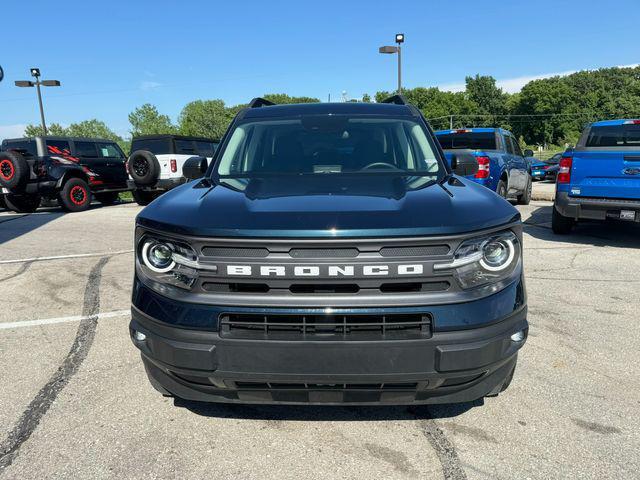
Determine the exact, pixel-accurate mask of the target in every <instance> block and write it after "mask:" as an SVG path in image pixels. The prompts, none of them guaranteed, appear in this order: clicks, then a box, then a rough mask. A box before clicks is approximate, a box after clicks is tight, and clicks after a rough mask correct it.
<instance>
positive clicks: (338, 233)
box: [130, 96, 528, 404]
mask: <svg viewBox="0 0 640 480" xmlns="http://www.w3.org/2000/svg"><path fill="white" fill-rule="evenodd" d="M204 167H205V165H204V164H203V163H202V162H198V161H197V160H188V161H187V162H186V163H185V167H184V170H185V176H187V177H188V178H195V177H200V178H198V179H196V180H194V181H191V182H189V183H187V184H185V185H181V186H180V187H177V188H175V189H173V190H171V191H170V192H168V193H166V194H165V195H163V196H161V197H160V198H158V199H157V200H156V201H154V202H153V203H152V204H151V205H149V206H148V207H147V208H145V209H144V210H142V212H140V214H139V215H138V217H137V220H136V231H135V242H136V255H135V279H134V287H133V295H132V319H131V323H130V336H131V339H132V341H133V343H134V345H135V346H136V347H137V348H138V349H140V351H141V354H142V361H143V363H144V366H145V368H146V371H147V374H148V377H149V380H150V382H151V384H152V385H153V386H154V387H155V388H156V389H157V390H158V391H160V392H161V393H162V394H164V395H173V396H176V397H180V398H184V399H190V400H197V401H214V402H240V403H285V404H421V403H450V402H464V401H470V400H475V399H479V398H481V397H484V396H488V395H497V394H498V393H499V392H501V391H503V390H504V389H506V388H507V386H508V385H509V383H510V381H511V379H512V377H513V374H514V370H515V368H516V360H517V354H518V351H519V349H520V348H521V347H522V346H523V344H524V343H525V341H526V338H527V332H528V324H527V319H526V317H527V308H526V295H525V285H524V279H523V266H522V225H521V220H520V215H519V213H518V211H517V210H516V209H515V208H514V207H513V206H512V205H511V204H509V202H507V201H506V200H505V199H503V198H500V197H499V196H498V195H496V194H495V193H494V192H492V191H490V190H489V189H487V188H485V187H483V186H481V185H479V184H478V183H476V182H474V181H473V180H470V179H467V178H464V177H458V176H455V175H453V174H452V171H451V168H450V167H449V166H448V164H447V162H446V161H445V157H444V154H443V152H442V149H441V148H440V146H439V144H438V141H437V140H436V138H435V135H434V133H433V131H432V130H431V128H430V127H429V125H428V124H427V122H426V121H425V119H424V118H423V116H422V115H421V113H420V111H419V110H418V109H416V108H415V107H413V106H411V105H407V104H405V102H404V100H403V99H402V97H399V96H395V97H392V98H391V99H389V100H388V101H387V102H386V103H378V104H366V103H335V104H332V103H319V104H304V105H273V104H271V103H270V102H268V101H266V100H263V99H255V100H253V101H252V102H251V103H250V104H249V106H248V107H247V108H246V109H244V110H242V111H241V112H239V113H238V115H237V116H236V118H235V119H234V121H233V122H232V124H231V126H230V127H229V129H228V131H227V133H226V134H225V136H224V137H223V139H222V142H221V146H220V148H219V149H218V151H217V152H216V154H215V156H214V159H213V162H212V164H211V165H209V166H208V168H206V170H203V168H204Z"/></svg>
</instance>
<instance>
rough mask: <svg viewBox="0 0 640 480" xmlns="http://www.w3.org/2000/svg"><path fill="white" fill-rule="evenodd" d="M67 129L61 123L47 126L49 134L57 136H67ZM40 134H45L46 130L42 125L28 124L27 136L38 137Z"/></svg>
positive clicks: (25, 131)
mask: <svg viewBox="0 0 640 480" xmlns="http://www.w3.org/2000/svg"><path fill="white" fill-rule="evenodd" d="M66 132H67V130H66V129H65V128H64V127H63V126H62V125H60V124H59V123H52V124H50V125H49V126H48V127H47V135H55V136H59V137H62V136H65V135H66V134H67V133H66ZM40 135H44V131H43V130H42V126H40V125H33V124H30V125H27V126H26V127H25V129H24V136H25V137H38V136H40Z"/></svg>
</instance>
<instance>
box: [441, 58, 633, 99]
mask: <svg viewBox="0 0 640 480" xmlns="http://www.w3.org/2000/svg"><path fill="white" fill-rule="evenodd" d="M638 65H640V64H638V63H634V64H631V65H618V66H617V67H618V68H633V67H637V66H638ZM577 71H578V70H567V71H564V72H554V73H543V74H540V75H529V76H524V77H514V78H506V79H502V80H496V85H498V87H500V88H502V90H504V91H505V92H509V93H516V92H519V91H520V90H522V87H524V86H525V85H526V84H527V83H529V82H530V81H532V80H541V79H543V78H550V77H566V76H567V75H571V74H572V73H576V72H577ZM438 88H440V90H446V91H449V92H463V91H464V88H465V86H464V83H450V84H446V85H439V86H438Z"/></svg>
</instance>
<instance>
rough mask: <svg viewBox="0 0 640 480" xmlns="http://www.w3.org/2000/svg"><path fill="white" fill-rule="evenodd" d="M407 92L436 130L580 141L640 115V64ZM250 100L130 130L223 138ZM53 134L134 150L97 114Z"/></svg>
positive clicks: (146, 112)
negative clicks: (507, 83) (516, 83)
mask: <svg viewBox="0 0 640 480" xmlns="http://www.w3.org/2000/svg"><path fill="white" fill-rule="evenodd" d="M403 94H404V95H405V97H406V98H407V100H408V101H409V102H410V103H412V104H413V105H415V106H416V107H417V108H419V109H420V110H421V111H422V113H423V114H424V115H425V117H426V118H428V119H429V120H430V123H431V125H432V126H433V128H434V129H445V128H449V127H450V126H453V127H454V128H462V127H503V128H506V129H509V130H511V131H512V132H513V133H514V134H515V135H516V136H517V137H518V138H520V140H521V143H522V145H523V146H525V145H526V146H536V145H544V146H549V147H550V148H553V146H557V148H561V146H563V145H564V144H574V143H575V142H576V140H577V139H578V137H579V135H580V132H581V131H582V129H583V128H584V126H585V125H586V124H588V123H590V122H593V121H595V120H602V119H609V118H625V117H640V67H633V68H603V69H599V70H594V71H582V72H577V73H574V74H571V75H567V76H562V77H560V76H557V77H551V78H545V79H540V80H533V81H531V82H529V83H527V84H526V85H525V86H524V87H523V88H522V90H521V91H520V92H518V93H514V94H510V93H506V92H504V91H503V90H502V89H500V88H499V87H498V86H497V84H496V80H495V79H494V78H493V77H491V76H483V75H475V76H468V77H466V79H465V90H464V91H461V92H449V91H443V90H440V89H438V88H437V87H429V88H426V87H416V88H411V89H405V90H403ZM390 95H392V93H391V92H384V91H381V92H377V93H376V94H375V95H374V98H375V101H377V102H380V101H382V100H384V99H385V98H387V97H388V96H390ZM263 98H266V99H267V100H270V101H272V102H274V103H276V104H283V103H308V102H319V101H320V100H319V99H317V98H313V97H292V96H289V95H287V94H285V93H276V94H266V95H264V96H263ZM362 101H364V102H370V101H372V98H371V96H370V95H368V94H364V95H363V97H362ZM245 106H246V105H233V106H227V105H226V104H225V103H224V101H222V100H219V99H214V100H196V101H193V102H190V103H188V104H187V105H185V106H184V108H183V109H182V111H181V112H180V115H179V116H178V119H177V122H175V123H174V122H172V120H171V118H170V117H169V116H168V115H164V114H162V113H160V112H159V111H158V109H157V108H156V107H155V106H154V105H151V104H144V105H142V106H140V107H137V108H136V109H135V110H134V111H132V112H131V113H130V114H129V123H130V125H131V128H130V131H129V133H130V134H131V135H132V136H136V135H150V134H162V133H176V134H182V135H197V136H203V137H210V138H216V139H217V138H220V137H221V136H222V135H223V133H224V132H225V130H226V129H227V127H228V125H229V123H230V122H231V120H232V119H233V117H234V116H235V115H236V113H237V112H238V111H239V110H240V109H242V108H244V107H245ZM49 133H50V134H51V135H69V136H79V137H101V138H108V139H111V140H115V141H117V142H118V143H120V145H121V146H122V147H123V149H124V150H125V151H128V141H127V140H126V139H124V138H122V137H120V136H119V135H117V134H116V133H115V132H113V131H112V130H111V129H110V128H109V127H108V126H107V125H106V124H105V123H104V122H102V121H100V120H97V119H91V120H86V121H83V122H79V123H72V124H71V125H69V126H68V127H63V126H61V125H59V124H56V123H53V124H51V125H50V127H49ZM39 134H41V129H40V127H39V126H36V125H29V126H28V127H27V128H26V130H25V135H27V136H33V135H39Z"/></svg>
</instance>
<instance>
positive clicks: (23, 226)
mask: <svg viewBox="0 0 640 480" xmlns="http://www.w3.org/2000/svg"><path fill="white" fill-rule="evenodd" d="M125 203H129V202H120V203H116V204H115V205H122V204H125ZM100 208H108V207H105V206H103V205H101V204H100V203H92V204H91V206H90V207H89V210H96V209H100ZM63 215H68V213H67V212H66V211H64V210H63V209H62V208H60V207H58V206H52V207H41V208H39V209H38V210H37V211H36V212H35V213H16V212H13V211H11V210H7V209H5V208H0V245H1V244H3V243H5V242H8V241H10V240H13V239H15V238H18V237H20V236H22V235H25V234H27V233H29V232H31V231H33V230H36V229H38V228H40V227H42V226H43V225H46V224H47V223H50V222H52V221H54V220H56V219H58V218H60V217H62V216H63ZM71 215H76V214H74V213H71Z"/></svg>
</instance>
